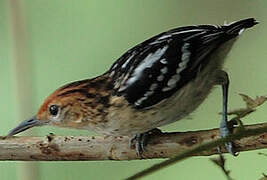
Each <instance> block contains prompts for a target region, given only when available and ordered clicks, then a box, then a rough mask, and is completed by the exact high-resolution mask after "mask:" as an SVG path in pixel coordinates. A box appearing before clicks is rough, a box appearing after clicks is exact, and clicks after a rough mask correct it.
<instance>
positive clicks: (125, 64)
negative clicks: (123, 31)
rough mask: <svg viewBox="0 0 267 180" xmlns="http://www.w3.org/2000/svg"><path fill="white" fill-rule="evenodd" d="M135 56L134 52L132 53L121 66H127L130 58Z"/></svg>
mask: <svg viewBox="0 0 267 180" xmlns="http://www.w3.org/2000/svg"><path fill="white" fill-rule="evenodd" d="M133 57H134V54H132V55H131V56H130V57H129V58H128V59H127V61H126V62H125V63H124V64H123V65H122V66H121V67H122V68H125V67H126V66H127V64H128V63H129V62H130V60H131V59H132V58H133Z"/></svg>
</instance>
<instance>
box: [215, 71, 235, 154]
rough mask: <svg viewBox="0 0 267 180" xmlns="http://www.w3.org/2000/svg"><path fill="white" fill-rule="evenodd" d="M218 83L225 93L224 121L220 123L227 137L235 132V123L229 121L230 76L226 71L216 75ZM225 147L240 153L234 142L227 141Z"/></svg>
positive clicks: (222, 131) (229, 150)
mask: <svg viewBox="0 0 267 180" xmlns="http://www.w3.org/2000/svg"><path fill="white" fill-rule="evenodd" d="M216 83H217V84H220V85H221V86H222V93H223V109H222V121H221V124H220V134H221V137H226V136H228V135H229V134H232V133H233V127H234V123H233V122H231V121H227V105H228V89H229V77H228V74H227V73H226V72H225V71H222V70H221V71H219V72H218V73H217V76H216ZM225 147H226V149H227V151H228V152H229V153H231V154H232V155H234V156H236V155H238V153H237V152H236V150H235V147H234V143H233V142H228V143H225Z"/></svg>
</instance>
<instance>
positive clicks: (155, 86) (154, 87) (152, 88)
mask: <svg viewBox="0 0 267 180" xmlns="http://www.w3.org/2000/svg"><path fill="white" fill-rule="evenodd" d="M157 87H158V84H156V83H153V84H152V85H151V86H150V88H149V90H151V91H154V90H155V89H156V88H157Z"/></svg>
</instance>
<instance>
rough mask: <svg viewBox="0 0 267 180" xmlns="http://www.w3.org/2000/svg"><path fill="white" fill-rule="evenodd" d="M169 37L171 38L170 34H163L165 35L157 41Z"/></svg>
mask: <svg viewBox="0 0 267 180" xmlns="http://www.w3.org/2000/svg"><path fill="white" fill-rule="evenodd" d="M169 37H171V35H170V34H167V35H166V34H165V35H163V36H161V37H159V38H158V39H157V40H162V39H166V38H169Z"/></svg>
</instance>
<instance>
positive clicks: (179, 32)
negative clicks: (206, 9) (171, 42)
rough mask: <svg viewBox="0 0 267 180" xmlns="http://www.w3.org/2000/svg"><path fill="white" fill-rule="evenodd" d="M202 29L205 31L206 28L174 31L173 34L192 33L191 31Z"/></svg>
mask: <svg viewBox="0 0 267 180" xmlns="http://www.w3.org/2000/svg"><path fill="white" fill-rule="evenodd" d="M200 31H204V29H191V30H185V31H178V32H173V33H172V35H177V34H183V33H190V32H200Z"/></svg>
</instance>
